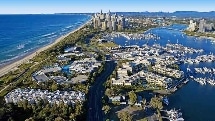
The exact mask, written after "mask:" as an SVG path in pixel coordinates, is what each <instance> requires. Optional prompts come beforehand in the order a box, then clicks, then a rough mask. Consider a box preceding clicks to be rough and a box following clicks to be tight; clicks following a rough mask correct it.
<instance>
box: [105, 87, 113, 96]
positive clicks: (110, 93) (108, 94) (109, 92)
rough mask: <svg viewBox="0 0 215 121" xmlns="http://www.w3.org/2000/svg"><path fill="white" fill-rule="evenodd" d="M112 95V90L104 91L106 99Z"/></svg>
mask: <svg viewBox="0 0 215 121" xmlns="http://www.w3.org/2000/svg"><path fill="white" fill-rule="evenodd" d="M113 94H114V91H113V90H112V89H109V88H107V89H106V90H105V95H107V96H108V97H111V96H112V95H113Z"/></svg>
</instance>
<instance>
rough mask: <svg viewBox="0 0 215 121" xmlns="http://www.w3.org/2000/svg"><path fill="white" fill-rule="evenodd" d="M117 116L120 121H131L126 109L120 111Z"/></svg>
mask: <svg viewBox="0 0 215 121" xmlns="http://www.w3.org/2000/svg"><path fill="white" fill-rule="evenodd" d="M117 116H118V118H119V120H120V121H132V116H131V115H130V114H129V112H127V111H121V112H119V113H118V115H117Z"/></svg>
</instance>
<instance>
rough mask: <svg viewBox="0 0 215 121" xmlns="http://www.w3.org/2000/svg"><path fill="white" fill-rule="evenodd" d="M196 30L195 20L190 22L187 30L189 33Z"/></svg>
mask: <svg viewBox="0 0 215 121" xmlns="http://www.w3.org/2000/svg"><path fill="white" fill-rule="evenodd" d="M195 29H196V22H193V20H190V24H189V27H188V28H187V30H188V31H195Z"/></svg>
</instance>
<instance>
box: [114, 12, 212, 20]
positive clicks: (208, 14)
mask: <svg viewBox="0 0 215 121" xmlns="http://www.w3.org/2000/svg"><path fill="white" fill-rule="evenodd" d="M117 13H118V14H123V15H128V16H132V15H144V16H150V17H157V16H162V17H171V16H176V17H179V18H180V17H183V18H184V17H186V18H187V17H194V18H215V11H210V12H198V11H175V12H172V13H170V12H148V11H146V12H117Z"/></svg>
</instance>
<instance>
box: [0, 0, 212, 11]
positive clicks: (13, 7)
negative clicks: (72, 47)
mask: <svg viewBox="0 0 215 121" xmlns="http://www.w3.org/2000/svg"><path fill="white" fill-rule="evenodd" d="M214 5H215V1H214V0H204V1H196V0H180V1H179V0H177V1H175V0H162V1H161V0H144V1H143V0H130V1H127V0H117V1H115V0H75V1H71V0H6V1H0V14H40V13H45V14H48V13H93V12H99V11H100V10H101V9H102V10H103V11H104V12H107V11H108V10H111V11H113V12H144V11H149V12H159V11H163V12H174V11H200V12H208V11H214Z"/></svg>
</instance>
